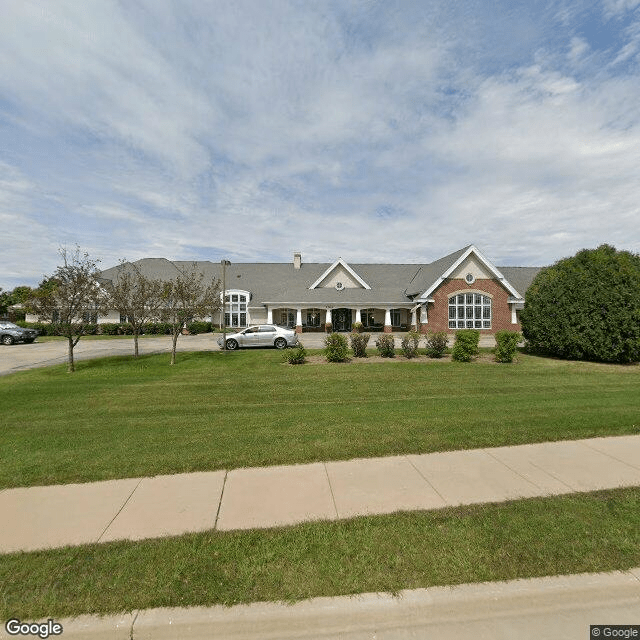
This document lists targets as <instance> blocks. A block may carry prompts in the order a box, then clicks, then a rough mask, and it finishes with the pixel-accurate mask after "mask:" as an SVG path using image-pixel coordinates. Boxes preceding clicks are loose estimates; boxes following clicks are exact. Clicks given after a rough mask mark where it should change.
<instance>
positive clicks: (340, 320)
mask: <svg viewBox="0 0 640 640" xmlns="http://www.w3.org/2000/svg"><path fill="white" fill-rule="evenodd" d="M331 317H332V319H333V330H334V331H351V309H334V310H333V311H332V312H331Z"/></svg>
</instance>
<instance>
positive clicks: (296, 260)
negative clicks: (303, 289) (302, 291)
mask: <svg viewBox="0 0 640 640" xmlns="http://www.w3.org/2000/svg"><path fill="white" fill-rule="evenodd" d="M301 264H302V254H301V253H300V252H299V251H296V252H295V253H294V254H293V268H294V269H299V268H300V265H301Z"/></svg>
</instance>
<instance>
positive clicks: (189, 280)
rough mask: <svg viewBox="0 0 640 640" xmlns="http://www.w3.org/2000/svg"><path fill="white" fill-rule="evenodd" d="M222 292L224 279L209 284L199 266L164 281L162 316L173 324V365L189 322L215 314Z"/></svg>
mask: <svg viewBox="0 0 640 640" xmlns="http://www.w3.org/2000/svg"><path fill="white" fill-rule="evenodd" d="M220 291H221V290H220V280H218V279H211V280H210V281H207V280H206V278H205V275H204V273H202V272H199V271H197V267H196V263H193V265H192V266H191V269H188V270H187V269H180V270H179V273H178V275H177V276H176V277H175V278H174V279H173V280H168V281H166V282H163V284H162V295H161V297H162V302H163V310H162V315H164V316H165V317H166V319H167V321H168V322H169V323H170V324H171V334H172V347H171V364H175V363H176V347H177V345H178V336H179V335H180V334H181V333H182V328H183V327H184V325H185V323H187V322H190V321H191V320H192V319H193V318H196V317H200V318H202V317H204V316H206V315H213V313H214V312H215V311H216V310H217V309H219V308H220V303H221V300H220Z"/></svg>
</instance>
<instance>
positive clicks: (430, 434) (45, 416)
mask: <svg viewBox="0 0 640 640" xmlns="http://www.w3.org/2000/svg"><path fill="white" fill-rule="evenodd" d="M311 353H313V352H311ZM639 382H640V367H638V366H616V365H599V364H593V363H584V362H566V361H559V360H550V359H545V358H537V357H534V356H529V355H525V354H520V355H519V362H518V364H516V365H498V364H495V363H491V362H476V363H471V364H460V363H451V362H439V361H431V360H429V359H427V358H425V357H422V358H420V359H418V360H411V361H408V362H407V361H404V360H403V359H402V358H395V359H394V360H392V361H389V362H383V363H372V362H369V363H366V364H362V365H360V364H357V363H355V362H353V363H351V364H337V365H328V364H324V365H311V364H306V365H303V366H295V367H294V366H289V365H285V364H283V361H282V354H281V353H280V352H277V351H250V350H249V351H241V352H235V353H227V354H225V353H221V352H208V353H204V352H203V353H188V354H180V356H179V358H178V363H177V364H176V365H175V366H173V367H171V366H168V364H167V355H166V354H165V355H151V356H142V357H140V358H139V359H138V360H134V359H133V358H132V357H130V356H121V357H113V358H107V359H100V360H91V361H80V362H78V363H77V371H76V373H74V374H67V373H66V366H65V365H60V366H56V367H51V368H46V369H35V370H31V371H24V372H18V373H15V374H11V375H8V376H3V377H2V378H0V406H1V407H2V413H1V414H0V488H3V487H17V486H31V485H45V484H58V483H68V482H86V481H93V480H103V479H111V478H125V477H139V476H150V475H156V474H164V473H180V472H189V471H198V470H214V469H232V468H237V467H244V466H262V465H274V464H290V463H304V462H312V461H318V460H340V459H349V458H354V457H371V456H384V455H395V454H407V453H428V452H432V451H443V450H453V449H466V448H478V447H492V446H502V445H512V444H522V443H528V442H541V441H554V440H562V439H576V438H587V437H592V436H605V435H619V434H630V433H639V432H640V412H639V409H640V395H639V394H638V388H639Z"/></svg>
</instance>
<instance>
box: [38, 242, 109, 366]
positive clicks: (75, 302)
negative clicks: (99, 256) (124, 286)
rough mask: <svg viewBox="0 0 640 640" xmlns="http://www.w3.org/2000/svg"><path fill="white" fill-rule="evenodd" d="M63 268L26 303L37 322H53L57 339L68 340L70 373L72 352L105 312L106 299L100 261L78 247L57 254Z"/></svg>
mask: <svg viewBox="0 0 640 640" xmlns="http://www.w3.org/2000/svg"><path fill="white" fill-rule="evenodd" d="M59 253H60V257H61V258H62V264H61V265H60V266H59V267H58V268H57V269H56V270H55V272H54V273H53V275H52V276H51V277H49V278H45V279H44V280H43V281H42V282H41V283H40V286H39V287H38V289H36V291H34V292H33V296H32V297H31V299H30V300H29V302H28V306H29V307H30V309H31V310H33V311H34V313H35V314H36V315H37V316H38V318H39V319H40V320H46V321H49V322H51V321H52V320H55V322H56V324H57V325H58V328H59V332H60V333H59V335H63V336H65V337H66V338H67V343H68V346H69V349H68V356H69V357H68V365H67V371H68V372H69V373H71V372H73V371H75V363H74V357H73V350H74V348H75V346H76V345H77V344H78V342H79V340H80V338H81V337H82V336H83V335H85V334H86V333H88V332H89V330H90V329H91V328H92V327H93V326H95V322H96V321H97V316H98V315H101V314H104V313H106V312H107V310H108V296H106V295H105V292H104V290H103V289H102V287H101V286H100V283H99V278H100V271H99V270H98V266H97V265H98V262H99V260H93V259H92V258H90V257H89V254H88V253H81V251H80V247H78V246H76V249H75V251H73V252H69V251H68V250H67V249H66V248H61V249H60V250H59Z"/></svg>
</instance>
